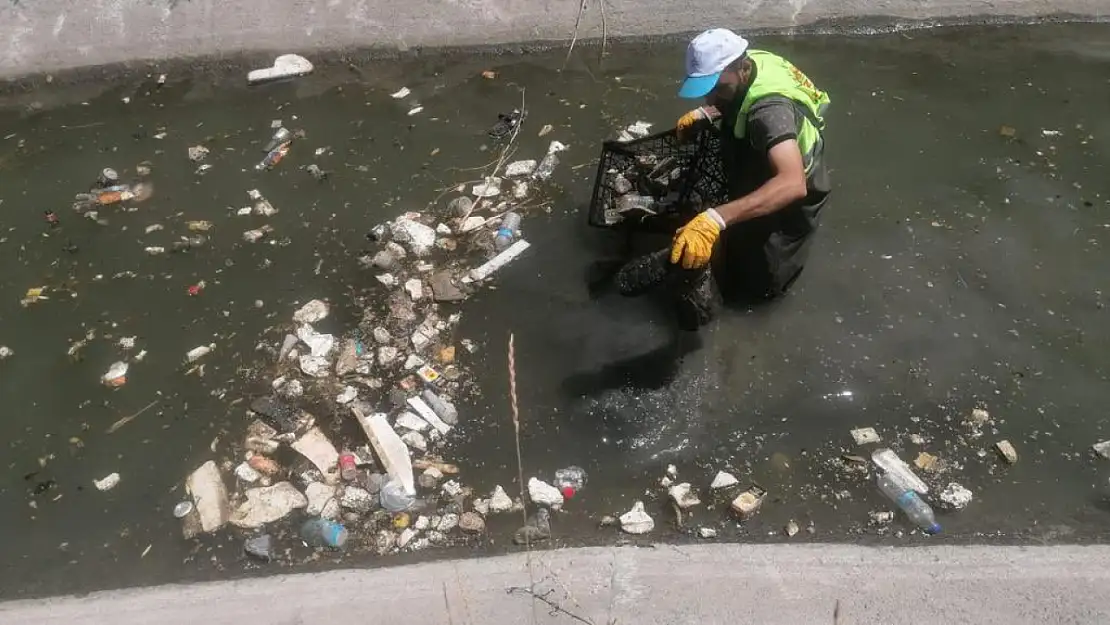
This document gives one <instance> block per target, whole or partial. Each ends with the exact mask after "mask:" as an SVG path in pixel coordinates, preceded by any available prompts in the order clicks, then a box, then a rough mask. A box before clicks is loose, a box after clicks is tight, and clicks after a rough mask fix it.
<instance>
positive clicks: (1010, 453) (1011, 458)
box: [994, 440, 1018, 464]
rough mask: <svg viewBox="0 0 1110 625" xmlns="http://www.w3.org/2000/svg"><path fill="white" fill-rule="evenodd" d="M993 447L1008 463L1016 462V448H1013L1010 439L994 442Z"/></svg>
mask: <svg viewBox="0 0 1110 625" xmlns="http://www.w3.org/2000/svg"><path fill="white" fill-rule="evenodd" d="M994 447H995V449H997V450H998V453H999V454H1001V455H1002V458H1003V459H1004V460H1005V461H1006V462H1008V463H1009V464H1014V463H1015V462H1017V459H1018V455H1017V450H1016V449H1014V446H1013V444H1011V443H1010V441H1008V440H1001V441H998V442H997V443H995V445H994Z"/></svg>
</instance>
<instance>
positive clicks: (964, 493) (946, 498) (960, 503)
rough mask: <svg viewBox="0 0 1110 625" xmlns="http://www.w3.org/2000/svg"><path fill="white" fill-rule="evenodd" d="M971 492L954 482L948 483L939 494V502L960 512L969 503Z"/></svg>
mask: <svg viewBox="0 0 1110 625" xmlns="http://www.w3.org/2000/svg"><path fill="white" fill-rule="evenodd" d="M971 499H972V495H971V491H970V490H968V489H966V488H964V487H963V486H960V485H959V484H957V483H956V482H950V483H949V484H948V486H947V487H946V488H945V489H944V491H943V492H941V494H940V501H941V503H943V504H944V505H945V506H947V507H949V508H951V509H953V510H961V509H963V508H965V507H966V506H967V504H969V503H971Z"/></svg>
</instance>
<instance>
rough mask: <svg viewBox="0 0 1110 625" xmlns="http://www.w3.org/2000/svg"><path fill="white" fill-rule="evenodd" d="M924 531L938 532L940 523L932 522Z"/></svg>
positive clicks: (928, 532)
mask: <svg viewBox="0 0 1110 625" xmlns="http://www.w3.org/2000/svg"><path fill="white" fill-rule="evenodd" d="M925 533H926V534H939V533H940V523H933V524H932V525H930V526H929V527H928V529H926V530H925Z"/></svg>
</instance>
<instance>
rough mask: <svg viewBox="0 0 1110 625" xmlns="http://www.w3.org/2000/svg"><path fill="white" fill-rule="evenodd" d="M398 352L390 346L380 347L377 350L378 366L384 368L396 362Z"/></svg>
mask: <svg viewBox="0 0 1110 625" xmlns="http://www.w3.org/2000/svg"><path fill="white" fill-rule="evenodd" d="M397 354H398V350H397V348H396V347H393V346H392V345H382V346H381V347H379V348H378V364H379V365H382V366H385V365H388V364H389V363H391V362H393V361H394V360H397Z"/></svg>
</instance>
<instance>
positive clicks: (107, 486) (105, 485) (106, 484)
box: [93, 473, 119, 491]
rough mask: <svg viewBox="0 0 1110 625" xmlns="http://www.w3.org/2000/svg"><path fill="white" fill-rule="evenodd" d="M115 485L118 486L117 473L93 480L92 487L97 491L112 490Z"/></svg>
mask: <svg viewBox="0 0 1110 625" xmlns="http://www.w3.org/2000/svg"><path fill="white" fill-rule="evenodd" d="M117 484H119V473H110V474H108V475H107V476H105V477H103V478H101V479H99V480H93V486H95V487H96V490H99V491H106V490H112V489H113V488H115V487H116V485H117Z"/></svg>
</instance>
